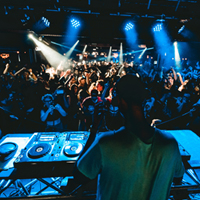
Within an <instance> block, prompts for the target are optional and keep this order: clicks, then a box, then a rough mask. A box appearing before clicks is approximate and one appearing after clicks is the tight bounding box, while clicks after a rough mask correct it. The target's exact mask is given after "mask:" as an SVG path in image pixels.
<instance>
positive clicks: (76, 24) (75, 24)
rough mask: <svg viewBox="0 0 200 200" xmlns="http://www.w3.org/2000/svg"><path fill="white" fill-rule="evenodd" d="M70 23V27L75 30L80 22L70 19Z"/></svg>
mask: <svg viewBox="0 0 200 200" xmlns="http://www.w3.org/2000/svg"><path fill="white" fill-rule="evenodd" d="M71 23H72V26H73V27H75V28H77V27H79V26H80V22H79V21H77V20H75V19H72V20H71Z"/></svg>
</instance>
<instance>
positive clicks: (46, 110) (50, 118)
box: [40, 94, 67, 132]
mask: <svg viewBox="0 0 200 200" xmlns="http://www.w3.org/2000/svg"><path fill="white" fill-rule="evenodd" d="M42 101H43V104H44V106H43V108H42V109H41V112H40V119H41V121H42V122H46V129H45V131H59V132H61V131H63V124H62V121H61V117H65V116H66V115H67V113H66V112H65V110H64V109H63V108H62V107H61V105H60V104H56V105H54V98H53V96H52V95H51V94H45V95H44V96H43V97H42Z"/></svg>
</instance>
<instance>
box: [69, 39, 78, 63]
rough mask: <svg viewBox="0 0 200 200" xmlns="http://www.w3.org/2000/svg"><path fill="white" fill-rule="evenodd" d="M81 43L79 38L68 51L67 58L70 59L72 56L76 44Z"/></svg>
mask: <svg viewBox="0 0 200 200" xmlns="http://www.w3.org/2000/svg"><path fill="white" fill-rule="evenodd" d="M78 43H79V40H77V41H76V43H75V44H74V45H73V46H72V47H71V49H70V50H69V51H68V52H67V53H66V58H67V59H69V57H70V56H71V54H72V52H73V51H74V49H75V47H76V45H77V44H78Z"/></svg>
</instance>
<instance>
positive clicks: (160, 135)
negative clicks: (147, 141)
mask: <svg viewBox="0 0 200 200" xmlns="http://www.w3.org/2000/svg"><path fill="white" fill-rule="evenodd" d="M155 131H156V138H157V139H158V140H159V141H160V142H161V143H165V144H168V143H174V144H177V141H176V139H175V138H174V136H173V135H172V134H170V133H169V132H168V131H165V130H160V129H157V128H156V129H155Z"/></svg>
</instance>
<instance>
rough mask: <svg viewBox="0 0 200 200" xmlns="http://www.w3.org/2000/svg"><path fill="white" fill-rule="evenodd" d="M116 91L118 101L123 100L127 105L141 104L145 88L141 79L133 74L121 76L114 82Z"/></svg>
mask: <svg viewBox="0 0 200 200" xmlns="http://www.w3.org/2000/svg"><path fill="white" fill-rule="evenodd" d="M116 92H117V96H118V99H119V101H120V102H121V101H122V102H123V101H124V102H125V103H126V104H127V105H128V106H131V105H137V106H142V103H143V101H144V99H145V95H146V90H145V86H144V84H143V83H142V81H141V80H140V79H139V78H138V77H137V76H135V75H133V74H128V75H125V76H123V77H122V78H121V79H119V81H118V82H117V84H116Z"/></svg>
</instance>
